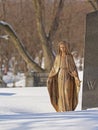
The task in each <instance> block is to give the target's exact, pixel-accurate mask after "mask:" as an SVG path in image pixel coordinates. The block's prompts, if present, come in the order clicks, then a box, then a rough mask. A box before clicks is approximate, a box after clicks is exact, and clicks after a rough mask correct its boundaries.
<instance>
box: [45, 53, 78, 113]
mask: <svg viewBox="0 0 98 130" xmlns="http://www.w3.org/2000/svg"><path fill="white" fill-rule="evenodd" d="M61 61H62V60H61V56H60V55H57V56H56V58H55V61H54V65H53V67H52V69H51V71H50V73H49V76H48V82H47V87H48V92H49V95H50V101H51V104H52V105H53V107H54V108H55V110H56V111H57V112H61V111H72V110H75V108H76V106H77V104H78V90H79V87H80V85H78V86H77V84H76V80H75V77H78V73H77V68H76V65H75V62H74V59H73V56H72V55H71V54H68V55H66V58H65V59H64V61H65V63H64V64H65V67H64V66H63V68H62V66H61ZM74 71H75V72H76V75H73V74H72V72H74Z"/></svg>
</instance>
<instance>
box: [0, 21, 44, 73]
mask: <svg viewBox="0 0 98 130" xmlns="http://www.w3.org/2000/svg"><path fill="white" fill-rule="evenodd" d="M0 28H2V29H4V30H5V32H6V34H7V35H8V36H9V38H10V39H11V40H12V42H13V44H14V45H15V47H16V49H17V50H18V52H19V53H20V55H21V56H22V58H23V59H24V60H25V62H26V63H27V64H28V65H29V66H30V67H31V68H32V69H34V70H35V71H37V72H43V71H44V69H42V68H41V67H40V66H39V65H38V64H36V63H35V62H34V61H33V59H32V58H31V57H30V55H29V53H28V52H27V51H26V50H25V47H24V45H23V43H22V42H21V41H20V39H19V38H18V36H17V34H16V32H15V31H14V29H13V28H12V27H11V26H10V25H9V24H8V23H6V22H3V21H0Z"/></svg>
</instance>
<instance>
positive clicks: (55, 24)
mask: <svg viewBox="0 0 98 130" xmlns="http://www.w3.org/2000/svg"><path fill="white" fill-rule="evenodd" d="M64 1H65V0H60V1H59V5H58V8H57V11H56V15H55V17H54V20H53V22H52V25H51V27H50V31H49V39H50V40H51V41H52V39H53V36H54V35H55V33H56V31H57V29H58V26H59V20H60V14H61V11H62V9H63V6H64Z"/></svg>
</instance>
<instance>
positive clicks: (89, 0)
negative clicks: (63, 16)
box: [88, 0, 98, 11]
mask: <svg viewBox="0 0 98 130" xmlns="http://www.w3.org/2000/svg"><path fill="white" fill-rule="evenodd" d="M88 2H89V3H90V4H91V6H92V7H93V9H94V10H95V11H96V10H98V9H97V8H96V6H95V4H94V3H93V2H92V1H91V0H88Z"/></svg>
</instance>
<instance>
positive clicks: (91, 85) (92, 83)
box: [82, 11, 98, 109]
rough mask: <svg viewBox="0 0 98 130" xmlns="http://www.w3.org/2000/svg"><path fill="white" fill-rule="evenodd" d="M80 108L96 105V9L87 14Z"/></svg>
mask: <svg viewBox="0 0 98 130" xmlns="http://www.w3.org/2000/svg"><path fill="white" fill-rule="evenodd" d="M84 52H85V53H84V76H83V99H82V109H87V108H94V107H98V11H96V12H92V13H89V14H87V18H86V36H85V50H84Z"/></svg>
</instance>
